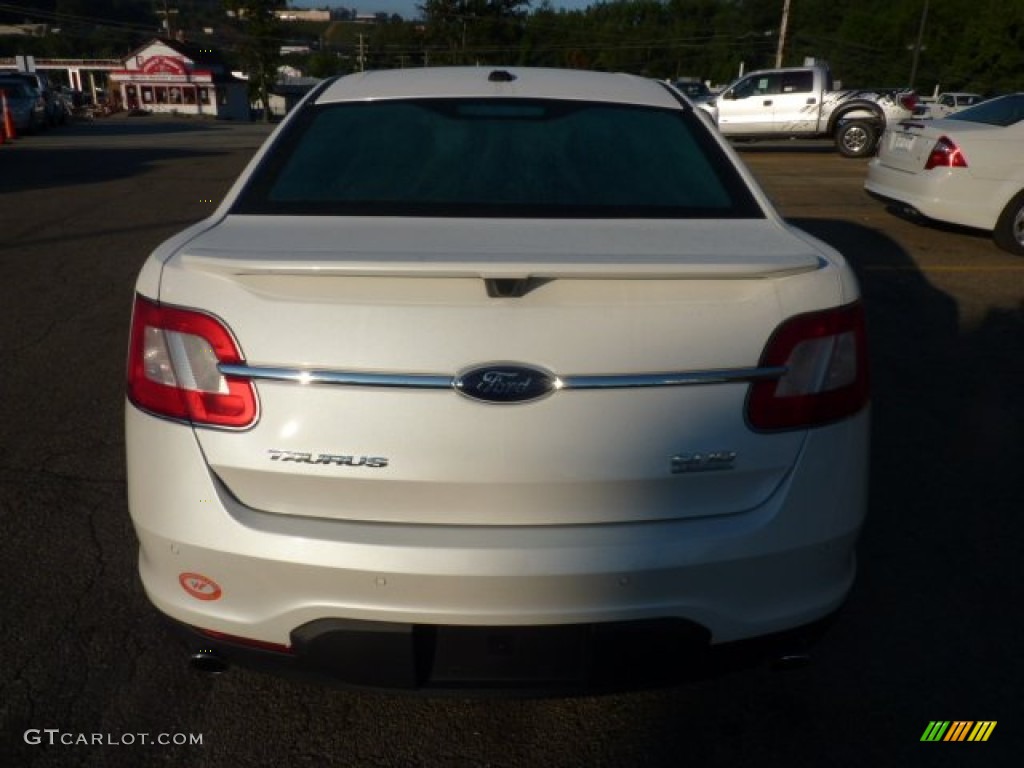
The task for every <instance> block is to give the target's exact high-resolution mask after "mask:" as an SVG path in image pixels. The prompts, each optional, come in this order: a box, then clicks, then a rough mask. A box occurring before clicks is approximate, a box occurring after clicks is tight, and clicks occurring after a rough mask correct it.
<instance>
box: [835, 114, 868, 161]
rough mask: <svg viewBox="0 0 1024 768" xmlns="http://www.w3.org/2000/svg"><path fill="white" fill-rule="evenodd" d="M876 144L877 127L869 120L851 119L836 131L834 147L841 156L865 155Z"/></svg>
mask: <svg viewBox="0 0 1024 768" xmlns="http://www.w3.org/2000/svg"><path fill="white" fill-rule="evenodd" d="M877 144H878V129H877V128H876V127H875V125H874V123H872V122H870V121H869V120H851V121H850V122H848V123H845V124H844V125H842V126H841V127H840V128H839V130H837V131H836V148H837V149H838V150H839V154H841V155H842V156H843V157H867V156H868V155H870V154H871V153H873V152H874V151H875V146H876V145H877Z"/></svg>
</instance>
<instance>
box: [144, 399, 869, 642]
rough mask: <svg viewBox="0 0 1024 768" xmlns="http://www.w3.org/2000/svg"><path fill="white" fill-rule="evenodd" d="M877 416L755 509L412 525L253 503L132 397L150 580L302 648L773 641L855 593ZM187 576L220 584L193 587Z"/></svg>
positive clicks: (819, 440) (245, 629) (174, 613)
mask: <svg viewBox="0 0 1024 768" xmlns="http://www.w3.org/2000/svg"><path fill="white" fill-rule="evenodd" d="M868 418H869V415H868V412H867V410H865V411H863V412H862V413H860V414H859V415H857V416H856V417H855V418H853V419H850V420H848V421H845V422H842V423H839V424H835V425H831V426H828V427H824V428H821V429H818V430H814V431H813V432H812V433H811V434H809V435H808V438H807V441H806V444H805V447H804V449H803V451H802V453H801V457H800V459H799V461H798V464H797V467H796V468H795V469H794V470H793V472H792V473H791V474H790V476H789V477H788V478H787V479H786V480H785V481H784V482H783V483H782V484H781V486H780V487H779V488H778V490H777V491H776V492H775V493H774V494H773V495H772V496H771V497H769V499H768V500H767V501H766V502H765V503H764V504H762V505H760V506H758V507H757V508H754V509H751V510H748V511H746V512H743V513H738V514H734V515H723V516H720V517H715V518H704V519H690V520H679V521H667V522H652V523H634V524H628V525H626V524H619V525H589V526H415V525H400V524H373V523H350V522H339V521H328V520H310V519H307V518H295V517H291V516H282V515H271V514H267V513H262V512H258V511H255V510H251V509H248V508H246V507H244V506H243V505H241V504H239V503H238V501H237V500H235V499H233V498H232V497H231V496H230V495H229V494H228V493H227V492H226V490H225V489H224V488H223V486H221V485H220V484H219V483H218V482H217V481H216V479H215V478H213V477H212V476H211V475H210V473H209V471H208V469H207V468H206V466H205V464H204V462H203V459H202V455H201V453H200V451H199V450H198V448H197V446H196V441H195V437H194V435H193V434H192V431H191V430H190V429H189V428H187V427H183V426H181V425H178V424H173V423H169V422H164V421H160V420H158V419H154V418H152V417H150V416H148V415H146V414H143V413H140V412H138V411H136V410H135V409H134V408H133V407H131V406H129V407H128V409H127V433H126V434H127V445H128V459H129V468H128V477H129V488H128V490H129V506H130V509H131V513H132V518H133V522H134V525H135V529H136V533H137V535H138V538H139V541H140V573H141V577H142V581H143V585H144V587H145V589H146V592H147V594H148V596H149V598H150V600H151V601H152V602H153V603H154V605H155V606H156V607H157V608H158V609H159V610H160V611H161V612H162V613H164V614H165V615H167V616H169V617H171V618H173V619H175V620H176V621H178V622H180V623H183V624H186V625H189V626H193V627H202V628H204V629H208V630H214V631H216V632H220V633H225V634H227V635H233V636H237V637H241V638H250V639H254V640H259V641H263V642H266V643H276V644H280V645H285V646H292V647H294V646H295V644H296V643H297V642H298V641H297V640H296V635H295V633H296V631H297V630H298V628H301V627H305V626H309V625H311V624H312V623H314V622H317V621H321V620H345V621H361V622H372V623H374V624H375V625H378V626H384V625H388V624H391V625H398V626H415V627H435V628H438V627H445V626H452V627H459V626H461V627H488V628H492V629H493V628H500V627H505V628H516V627H559V626H562V627H564V626H568V625H610V624H616V623H621V622H638V621H640V622H643V621H664V620H668V621H671V622H685V623H687V625H695V626H697V627H699V628H700V630H701V632H702V633H705V634H706V640H705V641H704V642H705V643H706V644H710V645H720V644H724V643H730V642H733V641H738V640H744V639H750V638H756V637H761V636H765V635H773V634H775V633H779V632H784V631H786V630H790V629H793V628H795V627H800V626H802V625H805V624H808V623H812V622H814V621H816V620H818V619H820V618H822V617H824V616H827V615H829V614H831V613H833V612H834V611H835V610H836V609H837V608H838V607H839V606H840V605H841V603H842V602H843V600H844V599H845V596H846V594H847V592H848V591H849V589H850V587H851V585H852V582H853V578H854V573H855V570H856V566H855V555H854V547H855V544H856V539H857V535H858V532H859V529H860V526H861V523H862V520H863V515H864V510H865V505H866V491H867V488H866V485H867V484H866V474H867V451H866V445H867V424H868ZM183 574H195V575H198V576H199V577H200V578H201V579H203V580H206V581H207V582H208V583H209V585H211V586H209V587H208V590H207V592H205V593H204V592H197V591H195V590H192V591H191V592H190V591H189V590H187V589H186V588H184V587H183V583H182V579H183ZM417 631H419V632H420V633H422V632H423V631H424V630H417ZM431 631H437V630H431Z"/></svg>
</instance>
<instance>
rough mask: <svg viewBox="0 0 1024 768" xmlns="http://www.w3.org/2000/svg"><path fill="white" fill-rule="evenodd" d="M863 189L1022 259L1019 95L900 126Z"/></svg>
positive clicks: (1023, 96)
mask: <svg viewBox="0 0 1024 768" xmlns="http://www.w3.org/2000/svg"><path fill="white" fill-rule="evenodd" d="M864 187H865V189H867V191H868V192H869V193H871V194H872V195H875V196H876V197H879V198H881V199H883V200H885V201H887V202H890V203H894V204H895V205H897V206H898V207H901V208H903V209H905V210H907V211H908V212H911V213H914V214H920V215H921V216H925V217H927V218H929V219H934V220H936V221H944V222H948V223H950V224H958V225H960V226H965V227H973V228H976V229H984V230H988V231H990V232H992V236H993V239H994V240H995V242H996V244H997V245H998V246H999V247H1000V248H1002V249H1004V250H1006V251H1009V252H1010V253H1016V254H1019V255H1024V93H1016V94H1011V95H1007V96H1001V97H998V98H995V99H991V100H989V101H985V102H982V103H981V104H978V105H977V106H974V107H969V108H967V109H965V110H963V111H961V112H957V113H956V114H953V115H950V116H949V117H946V118H943V119H940V120H907V121H904V122H901V123H900V124H899V125H898V126H896V127H895V128H892V129H890V130H889V131H888V132H887V133H886V134H885V136H884V137H883V138H882V142H881V144H880V146H879V151H878V156H877V157H875V158H874V159H873V160H871V162H870V163H869V164H868V175H867V181H866V182H865V185H864Z"/></svg>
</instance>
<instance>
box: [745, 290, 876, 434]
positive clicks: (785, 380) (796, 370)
mask: <svg viewBox="0 0 1024 768" xmlns="http://www.w3.org/2000/svg"><path fill="white" fill-rule="evenodd" d="M760 365H761V367H784V368H785V369H786V372H785V373H784V374H783V375H782V376H781V377H780V378H778V379H771V380H765V381H758V382H755V383H754V384H753V385H751V388H750V394H749V396H748V397H747V422H748V423H749V424H750V426H751V427H752V428H753V429H756V430H766V431H767V430H783V429H805V428H807V427H814V426H819V425H822V424H828V423H832V422H835V421H839V420H840V419H843V418H846V417H847V416H852V415H853V414H855V413H857V412H858V411H859V410H861V409H862V408H863V407H864V406H865V405H866V404H867V402H868V359H867V339H866V334H865V330H864V308H863V307H862V306H861V304H860V303H859V302H858V303H855V304H849V305H847V306H845V307H839V308H837V309H830V310H825V311H822V312H811V313H808V314H804V315H797V316H796V317H794V318H791V319H790V320H788V321H786V322H785V323H783V324H782V325H781V326H779V327H778V328H777V329H776V330H775V333H774V334H772V337H771V339H770V340H769V341H768V344H767V346H766V347H765V350H764V352H763V353H762V355H761V363H760Z"/></svg>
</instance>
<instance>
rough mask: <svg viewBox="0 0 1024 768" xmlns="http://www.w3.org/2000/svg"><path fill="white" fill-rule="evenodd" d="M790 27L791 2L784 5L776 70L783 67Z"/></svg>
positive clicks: (776, 53) (787, 0)
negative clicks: (788, 27) (787, 33)
mask: <svg viewBox="0 0 1024 768" xmlns="http://www.w3.org/2000/svg"><path fill="white" fill-rule="evenodd" d="M787 26H789V0H785V2H784V3H783V4H782V24H781V25H780V26H779V48H778V50H777V51H776V52H775V68H776V69H778V68H779V67H781V66H782V51H783V49H784V48H785V47H786V27H787Z"/></svg>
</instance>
